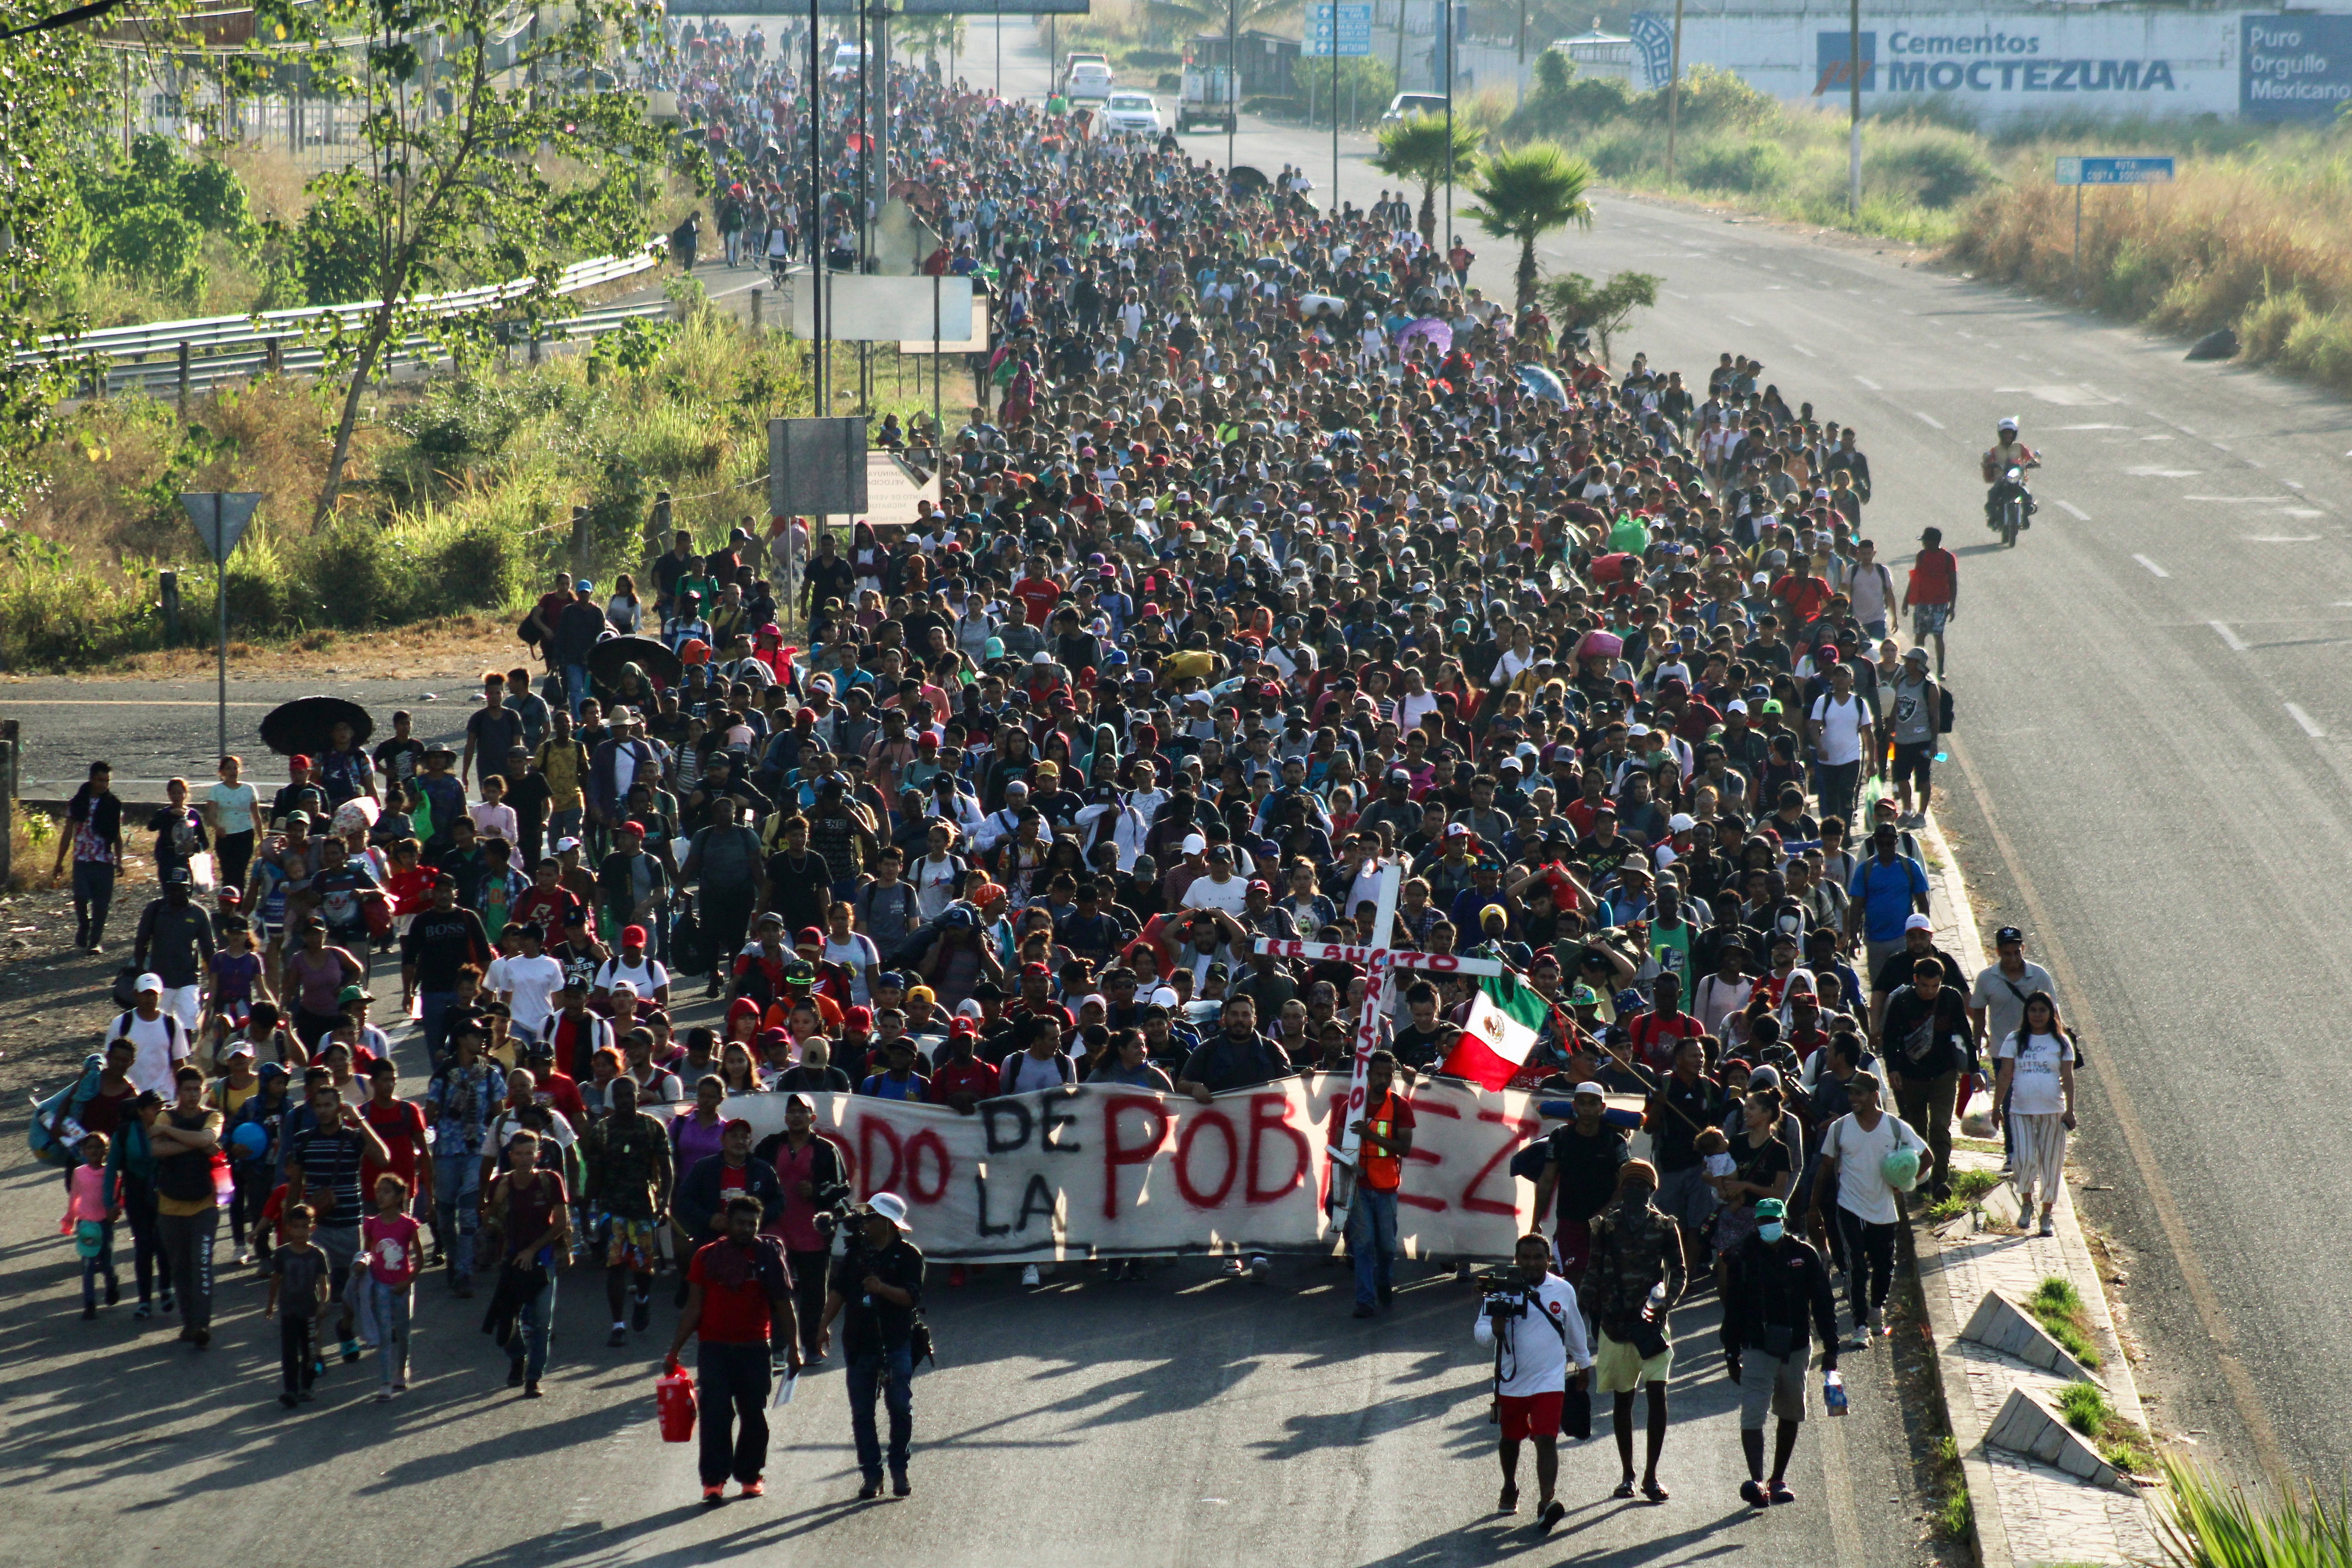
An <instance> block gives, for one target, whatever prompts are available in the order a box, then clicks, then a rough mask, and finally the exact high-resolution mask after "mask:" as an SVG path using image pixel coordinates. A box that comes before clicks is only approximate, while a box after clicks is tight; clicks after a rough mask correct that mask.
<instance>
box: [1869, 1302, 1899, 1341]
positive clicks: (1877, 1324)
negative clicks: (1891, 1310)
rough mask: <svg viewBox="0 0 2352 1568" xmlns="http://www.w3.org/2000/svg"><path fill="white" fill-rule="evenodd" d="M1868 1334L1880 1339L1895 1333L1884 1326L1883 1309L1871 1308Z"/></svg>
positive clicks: (1884, 1316) (1884, 1314)
mask: <svg viewBox="0 0 2352 1568" xmlns="http://www.w3.org/2000/svg"><path fill="white" fill-rule="evenodd" d="M1870 1332H1871V1333H1874V1334H1877V1335H1880V1336H1882V1337H1883V1336H1885V1335H1887V1334H1891V1333H1894V1332H1895V1331H1894V1330H1893V1329H1891V1328H1888V1327H1887V1326H1886V1309H1885V1307H1873V1308H1871V1309H1870Z"/></svg>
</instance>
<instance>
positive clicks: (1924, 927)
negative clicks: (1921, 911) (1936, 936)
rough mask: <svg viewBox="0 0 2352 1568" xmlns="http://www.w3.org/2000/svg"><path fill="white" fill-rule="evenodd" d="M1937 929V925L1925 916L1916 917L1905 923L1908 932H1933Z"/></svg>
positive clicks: (1904, 926)
mask: <svg viewBox="0 0 2352 1568" xmlns="http://www.w3.org/2000/svg"><path fill="white" fill-rule="evenodd" d="M1935 928H1936V923H1935V922H1934V921H1932V920H1930V919H1928V918H1927V916H1926V915H1913V916H1912V917H1911V918H1910V919H1908V920H1906V921H1905V922H1904V923H1903V929H1904V930H1906V931H1933V930H1934V929H1935Z"/></svg>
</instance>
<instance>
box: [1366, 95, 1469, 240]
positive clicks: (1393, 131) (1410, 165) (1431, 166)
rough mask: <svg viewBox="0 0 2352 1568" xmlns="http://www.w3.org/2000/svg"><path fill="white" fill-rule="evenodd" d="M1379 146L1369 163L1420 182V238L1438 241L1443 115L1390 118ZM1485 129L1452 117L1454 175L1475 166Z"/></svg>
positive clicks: (1443, 170)
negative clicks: (1438, 198)
mask: <svg viewBox="0 0 2352 1568" xmlns="http://www.w3.org/2000/svg"><path fill="white" fill-rule="evenodd" d="M1378 140H1379V141H1380V148H1379V150H1378V151H1377V152H1374V153H1373V154H1372V167H1373V168H1375V169H1378V170H1379V171H1380V172H1381V173H1383V174H1387V175H1389V176H1391V178H1394V179H1399V180H1418V181H1420V182H1421V238H1422V243H1423V244H1424V245H1432V246H1433V245H1435V244H1436V243H1437V187H1438V185H1439V184H1440V183H1443V182H1444V179H1445V174H1446V169H1447V166H1448V164H1447V158H1446V146H1447V142H1446V135H1445V116H1444V115H1442V114H1417V115H1415V116H1413V117H1412V119H1411V120H1391V121H1390V122H1389V123H1388V124H1386V125H1383V126H1381V129H1380V134H1379V137H1378ZM1485 142H1486V132H1485V131H1479V130H1476V129H1475V128H1474V127H1472V126H1470V125H1469V124H1467V123H1465V121H1464V120H1461V119H1460V118H1459V117H1457V118H1456V119H1455V120H1454V137H1453V159H1452V168H1453V172H1454V178H1455V179H1457V180H1459V179H1464V178H1466V177H1468V175H1469V174H1470V173H1471V172H1472V171H1473V170H1474V169H1475V167H1476V165H1477V162H1478V149H1479V148H1480V147H1481V146H1482V145H1484V144H1485Z"/></svg>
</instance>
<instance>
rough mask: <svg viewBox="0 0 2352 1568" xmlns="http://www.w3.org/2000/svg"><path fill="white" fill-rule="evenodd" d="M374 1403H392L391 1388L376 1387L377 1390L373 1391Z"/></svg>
mask: <svg viewBox="0 0 2352 1568" xmlns="http://www.w3.org/2000/svg"><path fill="white" fill-rule="evenodd" d="M374 1403H376V1404H378V1405H389V1404H391V1403H392V1390H391V1389H389V1388H379V1389H377V1390H376V1391H375V1400H374Z"/></svg>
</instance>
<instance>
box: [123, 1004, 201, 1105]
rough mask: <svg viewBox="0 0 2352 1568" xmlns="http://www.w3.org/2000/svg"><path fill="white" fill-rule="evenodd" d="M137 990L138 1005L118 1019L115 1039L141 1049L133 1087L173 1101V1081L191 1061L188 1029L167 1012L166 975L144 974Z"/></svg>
mask: <svg viewBox="0 0 2352 1568" xmlns="http://www.w3.org/2000/svg"><path fill="white" fill-rule="evenodd" d="M134 989H136V990H137V992H138V995H139V1001H138V1005H137V1006H135V1007H133V1008H132V1009H131V1010H130V1011H129V1012H127V1013H124V1014H122V1015H121V1017H120V1018H118V1019H116V1020H115V1028H114V1036H113V1038H115V1039H116V1040H129V1041H130V1042H131V1044H132V1045H134V1046H136V1047H138V1048H139V1054H138V1055H137V1056H136V1057H134V1058H132V1059H131V1074H130V1076H131V1084H132V1086H133V1087H135V1088H137V1089H140V1090H142V1091H143V1090H148V1089H152V1090H153V1091H154V1092H156V1093H158V1094H161V1095H162V1096H163V1098H164V1099H166V1100H170V1099H172V1098H173V1096H174V1095H175V1094H176V1093H177V1092H178V1086H177V1085H176V1084H175V1083H174V1082H173V1079H174V1077H175V1075H176V1074H177V1072H178V1071H179V1066H180V1063H182V1062H183V1061H186V1060H187V1059H188V1051H189V1045H188V1030H187V1026H186V1025H184V1024H183V1023H182V1022H181V1021H180V1020H179V1019H177V1018H174V1017H173V1015H172V1014H171V1013H169V1012H166V1011H165V1010H164V1009H163V976H161V975H142V976H140V977H139V978H138V981H137V982H136V984H135V986H134Z"/></svg>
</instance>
